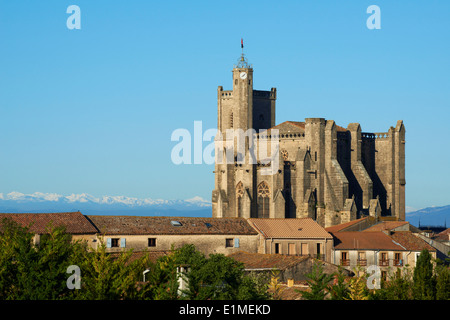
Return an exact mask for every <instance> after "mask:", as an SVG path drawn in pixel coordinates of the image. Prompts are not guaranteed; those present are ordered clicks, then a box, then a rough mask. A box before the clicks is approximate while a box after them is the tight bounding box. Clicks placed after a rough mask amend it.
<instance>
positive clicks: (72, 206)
mask: <svg viewBox="0 0 450 320" xmlns="http://www.w3.org/2000/svg"><path fill="white" fill-rule="evenodd" d="M64 211H66V212H71V211H81V212H82V213H83V214H86V215H149V216H190V217H211V216H212V204H211V201H209V200H206V199H203V198H202V197H199V196H196V197H193V198H191V199H185V200H164V199H152V198H143V199H140V198H135V197H127V196H102V197H95V196H92V195H90V194H87V193H81V194H71V195H68V196H64V195H60V194H57V193H42V192H35V193H32V194H24V193H21V192H17V191H14V192H10V193H7V194H3V193H0V212H4V213H19V212H29V213H39V212H64ZM406 220H407V221H409V222H410V223H411V224H413V225H415V226H419V224H420V225H422V226H437V225H440V226H443V225H444V224H446V223H447V222H448V223H449V224H450V205H447V206H441V207H428V208H423V209H420V210H414V211H410V212H407V213H406Z"/></svg>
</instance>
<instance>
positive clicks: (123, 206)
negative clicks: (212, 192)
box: [0, 191, 211, 216]
mask: <svg viewBox="0 0 450 320" xmlns="http://www.w3.org/2000/svg"><path fill="white" fill-rule="evenodd" d="M62 211H81V212H82V213H83V214H133V215H170V216H173V215H179V216H182V215H189V216H195V215H199V216H211V202H210V201H208V200H205V199H203V198H202V197H199V196H196V197H194V198H191V199H186V200H164V199H152V198H143V199H141V198H135V197H126V196H101V197H95V196H93V195H90V194H87V193H80V194H71V195H67V196H65V195H60V194H57V193H43V192H34V193H32V194H24V193H21V192H17V191H13V192H10V193H7V194H3V193H0V212H11V213H13V212H62Z"/></svg>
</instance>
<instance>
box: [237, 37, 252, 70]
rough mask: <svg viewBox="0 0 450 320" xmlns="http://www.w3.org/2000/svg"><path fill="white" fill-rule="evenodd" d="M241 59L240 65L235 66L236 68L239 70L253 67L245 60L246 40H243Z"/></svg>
mask: <svg viewBox="0 0 450 320" xmlns="http://www.w3.org/2000/svg"><path fill="white" fill-rule="evenodd" d="M241 50H242V53H241V58H240V59H239V60H238V63H237V64H236V65H235V67H237V68H251V67H252V65H251V64H250V65H249V64H248V62H247V59H245V54H244V39H243V38H241Z"/></svg>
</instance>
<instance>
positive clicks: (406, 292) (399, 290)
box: [370, 268, 413, 300]
mask: <svg viewBox="0 0 450 320" xmlns="http://www.w3.org/2000/svg"><path fill="white" fill-rule="evenodd" d="M412 286H413V282H412V276H411V273H410V271H409V269H408V268H403V269H398V270H397V271H396V272H395V273H394V274H393V275H392V276H391V277H390V278H389V281H384V280H383V279H382V280H381V288H380V289H378V290H372V291H371V292H370V299H373V300H410V299H412Z"/></svg>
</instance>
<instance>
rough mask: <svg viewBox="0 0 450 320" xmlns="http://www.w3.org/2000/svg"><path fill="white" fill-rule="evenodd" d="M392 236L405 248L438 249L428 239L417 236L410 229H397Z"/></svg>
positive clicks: (417, 249)
mask: <svg viewBox="0 0 450 320" xmlns="http://www.w3.org/2000/svg"><path fill="white" fill-rule="evenodd" d="M390 236H391V238H392V239H393V240H394V241H395V242H397V243H399V244H400V245H401V246H402V247H404V248H405V250H409V251H422V250H423V249H427V250H428V251H436V249H435V248H433V247H432V246H430V245H429V244H428V243H427V242H426V241H424V240H422V239H420V238H419V237H416V236H415V235H414V234H413V233H412V232H410V231H395V232H393V233H392V234H391V235H390Z"/></svg>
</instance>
